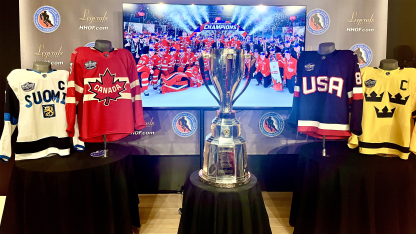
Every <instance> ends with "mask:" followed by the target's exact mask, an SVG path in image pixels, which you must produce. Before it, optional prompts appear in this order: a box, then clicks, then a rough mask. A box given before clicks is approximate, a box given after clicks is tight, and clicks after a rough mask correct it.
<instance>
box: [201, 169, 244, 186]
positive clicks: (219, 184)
mask: <svg viewBox="0 0 416 234" xmlns="http://www.w3.org/2000/svg"><path fill="white" fill-rule="evenodd" d="M198 175H199V180H200V181H201V182H202V183H204V184H207V185H210V186H214V187H217V188H236V187H239V186H242V185H245V184H248V182H250V172H248V173H247V176H245V177H244V178H243V180H241V181H236V182H216V181H210V180H209V179H208V178H205V176H204V174H203V173H202V169H201V170H200V171H199V172H198Z"/></svg>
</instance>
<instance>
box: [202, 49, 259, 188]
mask: <svg viewBox="0 0 416 234" xmlns="http://www.w3.org/2000/svg"><path fill="white" fill-rule="evenodd" d="M244 56H245V55H244V54H243V50H241V49H212V50H211V53H209V54H208V53H207V54H203V55H202V56H201V58H199V64H201V66H200V69H201V74H202V78H203V81H204V84H205V87H206V88H207V89H208V91H209V92H210V93H211V94H212V96H213V97H214V98H215V100H217V102H218V104H219V105H220V109H219V110H218V111H217V117H215V119H214V120H213V121H212V125H211V133H210V134H209V135H208V136H207V137H206V141H205V147H204V164H203V167H202V169H201V170H200V171H199V177H200V179H201V181H202V182H203V183H207V184H209V185H212V186H215V187H221V188H234V187H237V186H240V185H244V184H247V183H248V182H249V181H250V173H249V172H248V170H247V159H248V155H247V147H246V142H245V140H244V138H243V137H242V136H241V126H240V123H239V122H238V120H237V119H236V118H235V112H234V111H233V104H234V103H235V101H236V100H237V99H238V98H239V97H240V96H241V94H242V93H243V92H244V91H245V90H246V88H247V86H248V85H249V83H250V80H251V79H250V78H248V79H247V80H246V82H245V85H244V87H243V89H242V91H241V92H240V93H239V94H238V95H237V96H236V97H235V95H236V91H237V89H238V87H239V85H240V83H241V81H242V80H243V77H244ZM204 60H205V62H207V61H208V62H209V65H210V71H209V81H210V83H211V84H212V86H214V88H215V90H216V93H217V94H218V97H217V96H216V95H215V94H214V93H213V92H212V91H211V89H210V88H209V85H208V82H207V79H206V74H207V73H204V72H205V71H204V66H202V64H204ZM234 97H235V98H234Z"/></svg>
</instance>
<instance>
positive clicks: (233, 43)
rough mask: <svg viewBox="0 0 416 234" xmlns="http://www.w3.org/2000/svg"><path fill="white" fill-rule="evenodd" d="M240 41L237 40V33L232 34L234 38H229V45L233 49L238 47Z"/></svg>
mask: <svg viewBox="0 0 416 234" xmlns="http://www.w3.org/2000/svg"><path fill="white" fill-rule="evenodd" d="M240 46H241V41H239V40H238V35H237V34H235V35H234V39H232V40H231V47H234V49H240Z"/></svg>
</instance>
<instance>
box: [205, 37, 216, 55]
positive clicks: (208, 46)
mask: <svg viewBox="0 0 416 234" xmlns="http://www.w3.org/2000/svg"><path fill="white" fill-rule="evenodd" d="M212 44H214V37H213V36H209V37H208V40H207V41H206V42H205V45H204V46H205V49H206V50H207V51H208V50H210V49H211V48H212Z"/></svg>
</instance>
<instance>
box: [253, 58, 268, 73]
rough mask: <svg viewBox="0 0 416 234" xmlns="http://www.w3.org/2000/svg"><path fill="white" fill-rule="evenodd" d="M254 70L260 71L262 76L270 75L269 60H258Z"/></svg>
mask: <svg viewBox="0 0 416 234" xmlns="http://www.w3.org/2000/svg"><path fill="white" fill-rule="evenodd" d="M256 72H261V74H262V75H263V76H268V75H270V61H269V60H268V59H267V58H265V59H264V60H262V59H260V60H258V66H257V69H256Z"/></svg>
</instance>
